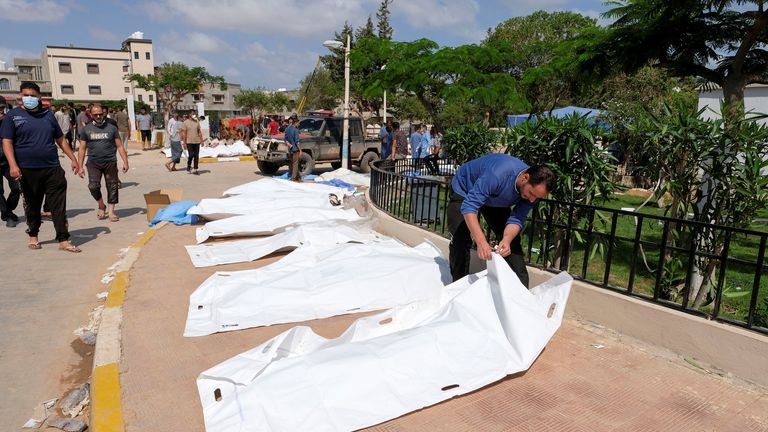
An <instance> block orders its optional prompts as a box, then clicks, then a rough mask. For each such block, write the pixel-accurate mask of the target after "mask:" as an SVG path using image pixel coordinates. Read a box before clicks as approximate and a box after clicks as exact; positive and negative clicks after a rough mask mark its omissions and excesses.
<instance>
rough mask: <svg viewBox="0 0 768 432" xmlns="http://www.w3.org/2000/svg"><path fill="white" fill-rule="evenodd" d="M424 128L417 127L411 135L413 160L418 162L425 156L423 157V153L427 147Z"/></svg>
mask: <svg viewBox="0 0 768 432" xmlns="http://www.w3.org/2000/svg"><path fill="white" fill-rule="evenodd" d="M422 128H423V126H422V125H418V126H416V129H415V130H414V131H413V133H412V134H411V158H412V159H414V160H416V161H418V160H420V159H421V158H422V157H424V156H425V155H422V152H424V151H425V150H426V149H424V148H423V147H424V146H425V142H424V134H423V129H422Z"/></svg>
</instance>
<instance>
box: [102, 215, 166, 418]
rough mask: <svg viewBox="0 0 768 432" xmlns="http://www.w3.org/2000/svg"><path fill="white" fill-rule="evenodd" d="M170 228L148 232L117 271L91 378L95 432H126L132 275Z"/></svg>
mask: <svg viewBox="0 0 768 432" xmlns="http://www.w3.org/2000/svg"><path fill="white" fill-rule="evenodd" d="M165 225H167V222H162V223H161V224H159V225H157V226H156V227H154V228H150V229H148V230H147V231H146V232H145V233H144V234H143V235H142V236H141V237H139V238H138V240H136V241H135V242H134V243H133V245H131V247H130V248H129V249H128V252H127V253H126V254H125V256H124V257H123V259H121V260H120V262H119V263H118V265H117V267H116V268H115V270H116V274H115V278H114V279H113V280H112V282H111V283H110V284H109V290H108V291H109V294H108V295H107V300H106V302H105V304H104V310H103V311H102V313H101V323H100V324H99V332H98V338H97V339H96V349H95V351H94V355H93V373H92V375H91V418H90V426H89V430H91V431H93V432H124V431H125V423H124V421H123V404H122V399H121V394H120V353H121V349H122V340H121V327H122V323H123V303H124V302H125V295H126V292H127V290H128V285H129V282H130V278H129V275H128V273H129V271H130V270H131V267H133V264H134V263H135V262H136V260H138V259H139V255H140V253H141V249H142V248H143V247H144V246H145V245H146V244H147V243H148V242H149V240H150V239H152V237H153V236H154V235H155V233H157V231H158V230H159V229H160V228H162V227H164V226H165Z"/></svg>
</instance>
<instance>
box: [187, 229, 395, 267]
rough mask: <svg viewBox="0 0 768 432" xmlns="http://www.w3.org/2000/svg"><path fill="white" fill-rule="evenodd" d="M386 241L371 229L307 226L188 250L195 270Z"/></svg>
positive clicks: (195, 246) (188, 247) (192, 247)
mask: <svg viewBox="0 0 768 432" xmlns="http://www.w3.org/2000/svg"><path fill="white" fill-rule="evenodd" d="M383 239H386V237H385V236H382V235H381V234H379V233H377V232H376V231H373V230H371V229H370V228H362V227H355V226H353V225H345V224H333V225H332V226H331V225H328V224H306V225H301V226H298V227H295V228H289V229H287V230H286V231H285V232H282V233H278V234H275V235H273V236H269V237H263V238H256V239H246V240H236V241H230V242H224V243H207V244H201V245H194V246H186V248H187V253H188V254H189V258H190V259H191V260H192V264H193V265H194V266H195V267H211V266H217V265H223V264H234V263H241V262H249V261H255V260H257V259H259V258H262V257H265V256H267V255H269V254H271V253H274V252H278V251H283V250H288V249H293V248H297V247H299V246H302V245H303V246H332V245H337V244H342V243H349V242H356V243H366V244H368V243H374V242H377V241H381V240H383Z"/></svg>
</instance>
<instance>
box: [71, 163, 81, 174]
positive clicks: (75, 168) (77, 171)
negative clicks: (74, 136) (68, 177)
mask: <svg viewBox="0 0 768 432" xmlns="http://www.w3.org/2000/svg"><path fill="white" fill-rule="evenodd" d="M71 166H72V172H73V173H75V174H78V175H79V174H80V164H79V163H77V161H76V160H72V164H71Z"/></svg>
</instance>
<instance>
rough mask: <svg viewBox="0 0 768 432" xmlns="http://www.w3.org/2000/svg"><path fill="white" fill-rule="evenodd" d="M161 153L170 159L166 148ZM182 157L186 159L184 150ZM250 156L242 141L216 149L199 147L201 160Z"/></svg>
mask: <svg viewBox="0 0 768 432" xmlns="http://www.w3.org/2000/svg"><path fill="white" fill-rule="evenodd" d="M163 153H164V154H165V157H167V158H169V157H171V149H170V148H166V149H163ZM182 155H183V156H184V157H185V158H186V157H188V153H187V151H186V150H184V151H183V152H182ZM250 155H251V149H250V148H248V146H247V145H245V143H243V142H242V141H235V142H233V143H232V144H230V145H226V144H219V145H217V146H216V147H204V146H201V147H200V157H201V158H208V157H231V156H250Z"/></svg>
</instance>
